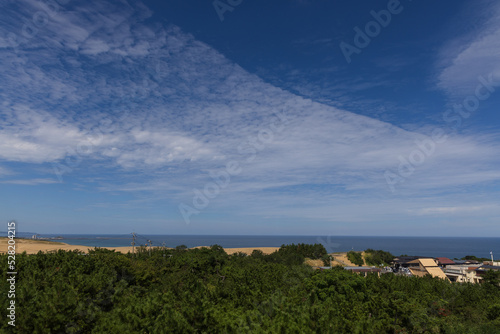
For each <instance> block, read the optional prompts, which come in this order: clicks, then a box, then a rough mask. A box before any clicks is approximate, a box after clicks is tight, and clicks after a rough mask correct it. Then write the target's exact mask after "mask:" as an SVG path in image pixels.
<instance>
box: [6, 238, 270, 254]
mask: <svg viewBox="0 0 500 334" xmlns="http://www.w3.org/2000/svg"><path fill="white" fill-rule="evenodd" d="M7 241H8V239H7V238H0V254H5V253H7V249H8V247H7V245H8V244H7ZM15 241H16V253H17V254H20V253H22V252H26V253H27V254H36V253H38V252H39V251H42V252H51V251H57V250H59V249H62V250H80V251H82V252H84V253H87V252H88V250H89V249H94V247H89V246H81V245H68V244H66V243H63V242H55V241H46V240H32V239H19V238H16V239H15ZM200 247H203V246H200ZM103 248H106V249H110V250H115V251H117V252H121V253H128V252H132V246H127V247H103ZM255 249H257V250H261V251H262V252H263V253H264V254H271V253H272V252H274V251H276V250H278V249H279V247H243V248H224V250H225V251H226V253H228V254H234V253H237V252H242V253H245V254H252V252H253V251H254V250H255Z"/></svg>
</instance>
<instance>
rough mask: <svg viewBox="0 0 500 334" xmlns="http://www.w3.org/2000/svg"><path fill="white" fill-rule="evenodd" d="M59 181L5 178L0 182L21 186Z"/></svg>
mask: <svg viewBox="0 0 500 334" xmlns="http://www.w3.org/2000/svg"><path fill="white" fill-rule="evenodd" d="M58 182H59V181H58V180H56V179H48V178H45V179H25V180H7V181H0V183H6V184H19V185H23V186H36V185H39V184H53V183H58Z"/></svg>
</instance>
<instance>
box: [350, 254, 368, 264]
mask: <svg viewBox="0 0 500 334" xmlns="http://www.w3.org/2000/svg"><path fill="white" fill-rule="evenodd" d="M347 259H348V260H349V261H351V262H352V263H354V264H355V265H357V266H362V265H363V264H365V261H364V260H363V256H362V255H361V253H360V252H355V251H349V252H347Z"/></svg>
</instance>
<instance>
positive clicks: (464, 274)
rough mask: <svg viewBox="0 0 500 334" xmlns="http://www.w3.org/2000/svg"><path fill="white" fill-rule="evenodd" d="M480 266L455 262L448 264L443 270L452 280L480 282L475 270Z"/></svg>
mask: <svg viewBox="0 0 500 334" xmlns="http://www.w3.org/2000/svg"><path fill="white" fill-rule="evenodd" d="M478 267H479V265H470V264H460V265H459V264H454V265H448V266H446V268H444V269H443V271H444V273H445V274H446V277H448V279H449V280H450V281H451V282H458V283H478V279H477V275H476V272H475V270H476V269H477V268H478Z"/></svg>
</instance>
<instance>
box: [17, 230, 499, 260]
mask: <svg viewBox="0 0 500 334" xmlns="http://www.w3.org/2000/svg"><path fill="white" fill-rule="evenodd" d="M40 236H41V237H45V238H54V237H62V239H58V240H54V241H61V242H65V243H67V244H71V245H82V246H89V247H121V246H130V245H131V242H132V235H131V234H119V235H118V234H113V235H111V234H108V235H91V234H58V235H55V234H46V235H43V234H42V235H40ZM24 237H30V236H28V235H26V236H24ZM147 240H151V241H152V244H153V246H162V245H165V246H167V247H175V246H179V245H185V246H187V247H195V246H210V245H215V244H217V245H221V246H222V247H226V248H231V247H279V246H281V245H284V244H292V243H295V244H297V243H308V244H314V243H321V244H323V245H324V246H325V248H326V250H327V251H328V252H329V253H334V252H346V251H349V250H355V251H362V250H365V249H367V248H372V249H382V250H384V251H388V252H390V253H392V254H393V255H396V256H398V255H403V254H406V255H417V256H430V257H439V256H443V257H448V258H451V259H453V258H462V257H464V256H466V255H475V256H477V257H485V258H490V252H493V255H494V256H495V259H498V258H500V238H471V237H369V236H363V237H357V236H259V235H248V236H242V235H140V234H138V235H137V238H136V245H145V244H146V242H147Z"/></svg>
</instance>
